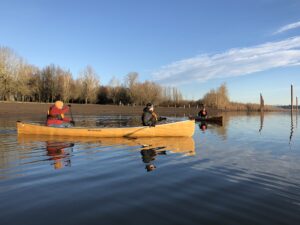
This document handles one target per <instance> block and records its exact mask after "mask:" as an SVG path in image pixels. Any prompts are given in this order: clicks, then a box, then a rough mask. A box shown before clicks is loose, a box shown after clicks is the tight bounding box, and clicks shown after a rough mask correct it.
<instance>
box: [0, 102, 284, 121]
mask: <svg viewBox="0 0 300 225" xmlns="http://www.w3.org/2000/svg"><path fill="white" fill-rule="evenodd" d="M51 105H53V103H38V102H3V101H0V119H1V118H2V119H3V118H9V117H13V118H17V119H20V120H22V118H23V117H28V116H36V117H45V116H46V114H47V111H48V109H49V107H50V106H51ZM71 105H72V107H71V110H72V114H73V115H81V116H101V115H103V116H109V115H132V116H140V115H141V114H142V110H143V108H144V106H125V105H123V106H119V105H100V104H71ZM155 110H156V112H157V113H158V114H159V115H162V116H175V117H180V116H182V117H183V116H189V115H191V116H195V115H196V114H197V113H198V111H199V110H200V109H199V108H196V107H191V108H189V107H185V108H184V107H176V108H175V107H156V108H155ZM207 110H208V113H209V115H212V116H213V115H217V114H220V113H222V112H224V111H222V110H216V109H207ZM281 111H288V110H285V109H280V108H278V110H277V111H276V112H281ZM228 112H231V111H228ZM232 112H249V111H246V110H241V111H232ZM253 112H256V113H257V112H258V111H253Z"/></svg>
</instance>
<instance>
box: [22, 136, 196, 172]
mask: <svg viewBox="0 0 300 225" xmlns="http://www.w3.org/2000/svg"><path fill="white" fill-rule="evenodd" d="M18 142H19V143H20V144H24V143H30V142H44V143H47V154H48V156H50V160H53V161H54V168H56V169H59V168H63V167H66V166H71V160H70V158H71V157H72V152H73V146H74V144H73V143H83V144H84V143H95V144H99V146H111V147H112V149H113V148H114V146H118V148H119V147H120V145H124V146H139V148H138V149H139V153H140V154H141V156H142V160H143V162H144V163H145V164H146V170H147V171H152V170H154V169H155V168H156V167H155V165H153V161H154V160H155V158H156V157H157V156H158V155H167V153H168V154H169V153H179V154H183V155H185V156H194V155H195V154H196V151H195V143H194V139H193V138H192V137H152V138H151V137H150V138H146V137H145V138H93V137H76V138H73V137H59V136H42V135H25V134H19V135H18Z"/></svg>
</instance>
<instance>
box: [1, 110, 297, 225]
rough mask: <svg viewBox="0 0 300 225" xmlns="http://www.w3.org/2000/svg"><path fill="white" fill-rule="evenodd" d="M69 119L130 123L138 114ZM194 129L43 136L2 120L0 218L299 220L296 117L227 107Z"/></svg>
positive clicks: (10, 224)
mask: <svg viewBox="0 0 300 225" xmlns="http://www.w3.org/2000/svg"><path fill="white" fill-rule="evenodd" d="M27 119H28V120H32V121H34V119H33V118H27ZM172 119H174V120H176V119H177V120H178V119H183V118H172ZM76 120H78V121H80V122H79V124H80V125H89V126H101V125H103V124H110V123H107V121H110V122H111V124H114V125H122V126H128V125H130V124H131V123H132V121H135V120H138V118H133V119H132V118H131V117H126V116H117V117H77V118H76ZM200 127H201V128H204V127H205V126H203V125H202V126H201V124H198V123H196V124H195V134H194V136H193V137H192V138H150V139H149V138H148V139H147V138H143V139H92V138H88V139H86V138H85V139H84V138H49V137H45V136H26V135H21V136H18V135H17V133H16V127H15V120H14V119H13V118H12V119H1V118H0V202H1V204H0V222H1V224H3V225H14V224H16V225H22V224H26V225H31V224H36V225H41V224H43V225H47V224H51V225H53V224H64V225H68V224H70V225H71V224H72V225H74V224H105V225H109V224H139V225H140V224H143V225H146V224H151V225H153V224H155V225H160V224H172V225H173V224H299V223H300V139H299V136H300V132H299V128H298V118H297V117H296V116H295V115H294V117H293V120H291V116H290V114H279V113H273V114H265V115H264V117H262V116H261V115H259V114H256V115H231V114H227V115H225V121H224V124H223V126H218V125H213V124H208V126H207V129H206V130H204V129H203V130H201V129H200Z"/></svg>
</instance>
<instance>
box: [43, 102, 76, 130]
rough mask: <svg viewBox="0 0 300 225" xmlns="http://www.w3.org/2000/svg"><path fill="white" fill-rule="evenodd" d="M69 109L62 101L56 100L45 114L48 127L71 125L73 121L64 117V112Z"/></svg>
mask: <svg viewBox="0 0 300 225" xmlns="http://www.w3.org/2000/svg"><path fill="white" fill-rule="evenodd" d="M69 110H70V108H69V107H68V106H64V103H63V102H62V101H56V102H55V103H54V105H52V106H51V107H50V108H49V110H48V114H47V126H49V127H72V126H73V125H74V121H72V120H71V119H70V118H67V117H65V113H67V112H68V111H69Z"/></svg>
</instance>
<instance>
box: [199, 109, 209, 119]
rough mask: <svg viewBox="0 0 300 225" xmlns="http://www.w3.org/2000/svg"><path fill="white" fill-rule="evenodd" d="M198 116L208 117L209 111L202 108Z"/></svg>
mask: <svg viewBox="0 0 300 225" xmlns="http://www.w3.org/2000/svg"><path fill="white" fill-rule="evenodd" d="M198 116H200V117H201V118H206V117H207V111H206V110H205V111H204V110H203V109H201V110H200V112H199V113H198Z"/></svg>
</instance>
